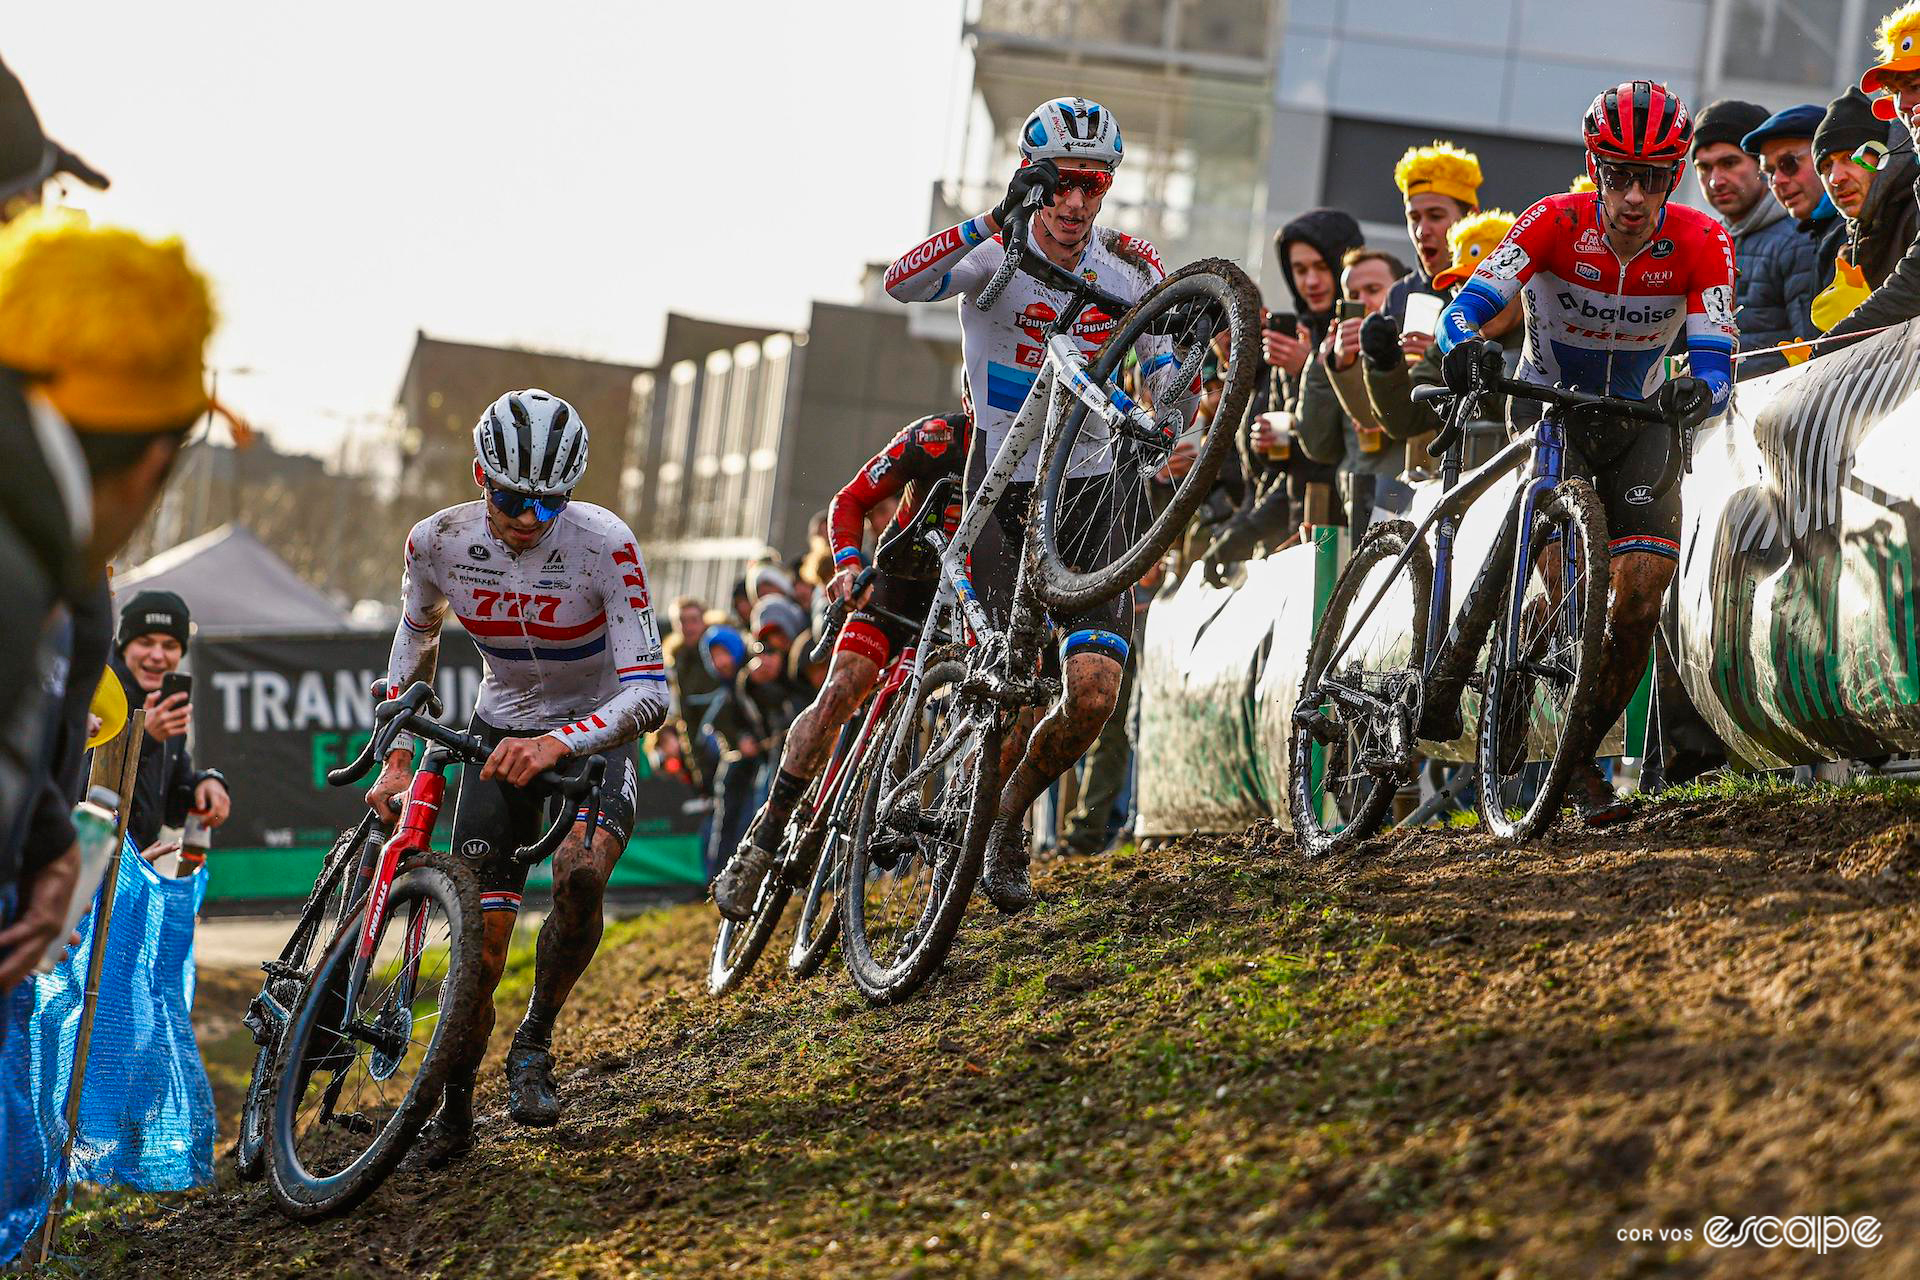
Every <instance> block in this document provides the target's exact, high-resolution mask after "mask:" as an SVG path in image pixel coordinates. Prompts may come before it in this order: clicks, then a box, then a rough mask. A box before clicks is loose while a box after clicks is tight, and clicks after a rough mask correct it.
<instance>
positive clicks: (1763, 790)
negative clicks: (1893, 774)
mask: <svg viewBox="0 0 1920 1280" xmlns="http://www.w3.org/2000/svg"><path fill="white" fill-rule="evenodd" d="M1864 796H1875V797H1880V798H1883V799H1887V800H1891V801H1895V802H1899V803H1915V802H1920V782H1912V781H1908V780H1907V779H1904V778H1875V777H1866V778H1849V779H1848V780H1847V781H1845V782H1817V783H1813V784H1812V785H1802V784H1800V783H1796V782H1794V781H1792V780H1791V779H1790V778H1788V777H1786V776H1784V775H1783V773H1779V772H1774V773H1735V772H1733V771H1732V770H1728V769H1720V770H1715V771H1714V772H1712V773H1709V774H1705V775H1703V776H1701V777H1699V778H1695V779H1694V780H1693V781H1691V782H1686V783H1682V784H1681V785H1679V786H1676V787H1668V788H1667V789H1666V790H1665V791H1662V792H1660V793H1659V794H1657V795H1651V796H1636V797H1635V799H1636V800H1639V801H1640V802H1641V803H1643V804H1654V805H1674V804H1698V803H1702V802H1711V801H1739V802H1741V803H1747V804H1767V805H1782V804H1785V805H1798V804H1808V803H1818V802H1822V801H1826V800H1831V799H1834V798H1836V797H1864Z"/></svg>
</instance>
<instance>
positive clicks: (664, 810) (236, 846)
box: [193, 629, 700, 899]
mask: <svg viewBox="0 0 1920 1280" xmlns="http://www.w3.org/2000/svg"><path fill="white" fill-rule="evenodd" d="M391 643H392V638H391V636H390V635H388V634H385V633H382V632H335V633H328V634H317V635H316V634H309V635H270V636H221V637H211V638H209V637H200V638H196V639H195V641H194V644H193V673H194V698H193V732H194V746H193V751H194V759H195V761H196V763H198V764H200V765H202V766H203V767H212V768H218V769H220V770H221V771H222V772H223V773H225V774H226V775H227V776H228V777H229V778H230V779H231V780H232V782H233V790H234V804H233V816H232V818H231V819H229V821H228V822H227V823H226V825H225V826H223V827H222V828H221V829H220V831H219V832H218V834H217V836H216V838H215V852H214V856H213V857H212V858H211V859H210V861H209V864H208V870H209V874H210V875H211V876H212V881H211V883H210V886H209V895H210V897H213V898H215V899H219V898H230V897H293V896H303V895H304V894H305V893H306V891H307V889H308V888H309V887H310V886H311V884H312V875H313V872H312V868H313V866H314V865H315V857H316V856H317V853H318V852H324V850H325V849H326V848H328V847H329V846H330V845H331V844H332V842H333V839H334V837H335V835H336V834H337V833H338V832H339V831H340V829H341V828H343V827H347V826H351V825H352V824H353V823H355V822H356V821H358V820H359V818H360V816H361V815H362V814H363V813H364V812H365V804H364V801H363V799H362V796H363V795H364V793H365V785H364V784H362V785H360V786H354V787H332V786H329V785H327V771H328V770H329V769H337V768H339V767H340V766H341V765H343V764H346V763H348V762H349V761H351V760H352V759H353V758H354V757H355V756H356V755H358V754H359V752H360V749H361V748H362V747H364V746H365V745H366V742H367V739H368V737H369V736H371V734H372V731H373V699H372V695H371V694H370V693H369V692H368V690H369V688H370V686H371V685H372V683H373V681H374V680H375V679H377V678H379V677H380V676H382V675H384V674H385V672H386V666H387V652H388V648H389V646H390V645H391ZM481 675H482V667H481V662H480V656H479V653H478V652H477V651H476V650H475V649H474V647H473V641H472V639H471V638H469V637H468V636H467V635H466V633H465V632H462V631H457V630H453V629H449V630H447V631H446V632H444V633H443V634H442V636H441V640H440V664H439V672H438V675H437V677H436V680H435V684H436V687H437V689H438V691H439V694H440V700H441V703H442V704H443V705H444V706H445V707H446V708H447V710H446V715H445V718H446V719H447V720H448V721H449V722H451V723H455V724H463V723H465V721H466V717H467V714H468V710H469V709H470V708H471V707H472V706H473V703H474V697H475V695H476V693H477V692H478V691H479V688H480V679H481ZM457 776H458V775H457V771H450V772H449V778H450V779H453V778H456V777H457ZM691 798H692V796H691V793H690V792H689V791H688V789H687V788H686V786H685V785H684V784H682V783H679V782H676V781H673V780H671V779H669V778H665V777H661V776H659V775H653V774H650V773H649V771H648V770H647V768H646V765H645V756H644V753H642V758H641V776H640V779H639V783H638V794H637V800H638V803H637V805H636V809H637V816H636V820H635V823H634V833H633V834H634V843H633V844H632V845H630V846H629V849H628V854H627V856H626V857H625V858H624V859H623V860H622V863H621V866H620V869H619V874H617V875H616V883H642V884H680V883H698V882H699V879H700V867H699V857H698V854H697V851H696V850H695V849H694V848H693V845H694V835H695V833H696V832H697V831H698V829H699V822H700V818H699V814H698V813H697V812H695V811H693V810H691V809H690V808H689V806H688V803H687V802H688V801H689V800H690V799H691ZM451 829H452V809H451V806H449V808H448V811H447V815H446V816H445V817H443V819H442V821H441V823H440V828H439V830H438V831H437V832H436V833H435V834H436V838H437V839H438V840H439V841H440V842H441V843H443V844H444V842H445V841H446V839H447V837H448V835H449V833H450V831H451ZM280 851H287V852H289V853H298V854H300V855H302V856H299V857H271V856H262V855H271V854H274V853H277V852H280ZM536 880H537V877H536Z"/></svg>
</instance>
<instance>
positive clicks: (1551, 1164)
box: [69, 789, 1920, 1280]
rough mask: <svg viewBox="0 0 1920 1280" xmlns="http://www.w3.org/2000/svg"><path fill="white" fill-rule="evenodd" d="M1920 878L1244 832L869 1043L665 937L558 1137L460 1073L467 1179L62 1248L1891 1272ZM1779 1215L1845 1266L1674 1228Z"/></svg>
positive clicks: (1010, 940)
mask: <svg viewBox="0 0 1920 1280" xmlns="http://www.w3.org/2000/svg"><path fill="white" fill-rule="evenodd" d="M1917 870H1920V800H1917V799H1916V798H1915V797H1914V795H1913V793H1911V792H1907V791H1900V790H1886V791H1848V792H1838V793H1835V792H1828V793H1824V794H1822V795H1819V796H1815V797H1809V796H1807V795H1806V794H1805V793H1794V792H1764V791H1763V792H1751V791H1747V790H1744V789H1743V790H1740V791H1738V792H1733V793H1716V792H1711V791H1709V792H1700V793H1694V794H1693V795H1691V796H1690V797H1683V798H1681V799H1679V800H1676V801H1672V802H1669V803H1666V804H1663V805H1660V806H1657V807H1650V808H1646V809H1642V810H1640V811H1639V812H1638V813H1637V816H1636V817H1635V819H1634V820H1633V822H1632V823H1631V824H1630V825H1629V826H1627V827H1626V828H1625V829H1616V830H1615V831H1613V832H1610V833H1607V834H1606V835H1605V836H1604V837H1594V836H1588V835H1586V834H1584V833H1576V832H1573V831H1571V830H1569V829H1566V828H1562V829H1560V830H1559V831H1557V832H1556V833H1554V835H1553V837H1552V838H1551V839H1549V840H1547V841H1545V842H1542V844H1541V845H1540V846H1538V847H1537V848H1534V849H1530V850H1523V851H1517V852H1516V851H1508V850H1502V849H1498V848H1496V847H1493V846H1492V845H1491V844H1490V843H1488V842H1487V841H1485V840H1484V839H1482V838H1481V837H1478V836H1476V835H1474V834H1472V833H1445V834H1442V833H1423V834H1419V835H1415V836H1411V837H1408V838H1403V839H1395V840H1391V841H1383V842H1377V843H1376V844H1375V845H1374V846H1373V847H1371V848H1369V849H1367V850H1364V851H1363V852H1362V855H1361V856H1358V857H1356V858H1354V859H1352V860H1349V861H1347V862H1345V863H1340V864H1333V865H1316V866H1303V865H1301V864H1300V863H1299V862H1298V861H1297V860H1296V859H1295V858H1294V857H1293V856H1292V854H1291V852H1290V851H1289V849H1288V848H1287V847H1286V846H1285V844H1284V843H1283V842H1278V841H1276V839H1275V837H1274V835H1273V833H1272V832H1270V831H1265V830H1261V829H1255V830H1253V831H1250V832H1248V833H1246V834H1244V835H1240V836H1233V837H1225V838H1211V839H1190V840H1186V841H1182V842H1180V843H1178V844H1177V845H1175V846H1174V847H1172V848H1170V849H1166V850H1162V851H1159V852H1154V853H1147V854H1141V853H1131V854H1126V855H1123V856H1120V857H1117V858H1115V859H1112V860H1110V861H1105V862H1097V863H1080V864H1070V865H1065V866H1058V867H1055V868H1052V869H1051V870H1049V871H1048V872H1047V874H1046V875H1045V876H1044V877H1043V878H1042V881H1041V885H1042V889H1043V891H1044V892H1045V895H1046V902H1045V904H1044V905H1043V906H1042V907H1040V908H1038V909H1036V910H1035V911H1033V912H1031V913H1030V914H1029V915H1028V916H1026V917H1023V918H1021V919H1019V920H1015V921H1000V920H997V919H995V918H993V915H992V912H991V911H990V909H987V908H985V907H984V904H979V905H978V909H977V910H976V913H975V917H974V918H973V919H972V920H970V922H969V924H968V927H967V928H966V930H965V931H964V933H963V935H962V940H961V943H960V945H959V947H958V949H957V951H956V954H955V956H954V959H953V963H952V964H951V966H950V968H949V970H948V971H947V972H946V973H945V974H944V975H943V976H942V977H941V978H940V979H939V980H938V981H937V982H936V983H935V984H934V985H933V986H932V987H931V988H930V989H929V990H928V991H926V992H925V993H924V995H923V996H922V997H921V998H920V999H918V1000H917V1001H915V1002H914V1003H912V1004H910V1005H909V1006H907V1007H905V1008H903V1009H896V1010H871V1009H868V1008H866V1007H864V1006H863V1005H862V1004H861V1003H860V1002H859V1001H858V999H857V998H856V997H855V996H854V995H853V994H852V993H851V990H850V988H849V987H848V986H847V984H846V983H845V981H844V978H843V977H842V976H841V975H840V974H839V972H838V970H837V968H829V969H828V970H827V971H826V972H825V974H824V975H823V977H822V978H821V979H816V980H815V981H814V982H812V983H810V984H806V985H801V986H795V985H792V984H790V983H788V982H786V981H785V980H784V978H783V977H782V978H781V979H775V978H774V977H773V976H772V975H771V974H769V975H766V976H763V977H759V978H756V979H755V980H753V981H752V982H750V983H749V984H748V985H747V987H746V988H745V989H743V990H742V991H740V992H738V993H736V994H735V996H734V997H732V998H731V999H728V1000H726V1001H724V1002H719V1003H715V1002H712V1001H709V1000H708V999H706V998H705V996H704V995H703V994H702V993H701V987H700V975H701V973H702V966H703V965H704V961H705V953H706V948H707V945H708V942H709V940H710V938H711V928H712V917H711V915H710V914H708V913H706V912H703V911H701V910H699V909H695V908H675V909H671V910H667V911H663V912H660V913H657V914H655V915H653V916H650V917H648V918H646V919H644V920H642V921H639V922H635V923H634V924H633V925H631V926H628V927H624V928H622V929H621V930H619V931H618V933H617V935H615V936H614V941H613V944H612V945H610V946H609V948H608V949H607V950H606V951H605V952H604V953H603V955H602V957H601V959H600V961H599V962H598V963H597V965H596V967H595V969H594V970H593V972H592V973H591V974H589V976H588V978H587V979H586V981H585V983H584V984H583V986H582V988H581V990H580V992H579V995H578V997H577V999H576V1007H577V1008H578V1009H579V1010H580V1013H579V1015H578V1016H577V1017H576V1018H574V1019H573V1020H572V1021H571V1022H570V1023H569V1024H567V1025H566V1026H565V1027H564V1031H563V1035H564V1041H563V1049H562V1059H563V1060H562V1075H563V1080H564V1090H565V1098H566V1101H567V1113H566V1116H565V1118H564V1120H563V1122H562V1124H561V1125H560V1126H559V1127H558V1128H557V1129H554V1130H551V1131H547V1132H532V1131H526V1130H519V1129H515V1128H514V1127H512V1126H511V1125H510V1124H509V1123H508V1122H507V1121H506V1119H505V1116H504V1113H503V1112H502V1111H501V1107H502V1105H503V1101H502V1098H501V1096H500V1093H499V1088H498V1079H497V1076H496V1075H495V1074H494V1068H492V1067H490V1068H489V1073H488V1079H487V1085H488V1090H489V1096H488V1097H487V1098H485V1099H484V1100H483V1101H484V1105H485V1106H486V1107H487V1108H488V1110H489V1112H490V1114H489V1115H488V1116H487V1118H486V1121H485V1126H484V1134H483V1141H482V1145H481V1147H480V1149H479V1151H478V1152H477V1153H476V1154H475V1156H474V1157H473V1158H472V1159H471V1160H470V1161H469V1162H468V1164H467V1165H466V1166H465V1167H464V1168H463V1169H461V1170H460V1171H459V1172H458V1173H455V1174H449V1175H446V1176H442V1177H437V1178H434V1177H426V1176H419V1175H412V1174H402V1175H400V1176H397V1177H396V1178H395V1179H394V1180H393V1181H392V1182H391V1183H390V1184H389V1186H388V1187H387V1188H385V1189H384V1190H383V1191H382V1192H381V1193H380V1194H379V1195H377V1196H376V1197H375V1198H374V1199H373V1200H372V1201H371V1202H370V1203H369V1204H368V1205H367V1206H365V1207H364V1208H363V1209H362V1210H361V1211H360V1212H359V1213H358V1214H356V1215H355V1216H353V1217H352V1218H350V1219H347V1220H345V1221H341V1222H336V1223H330V1224H324V1225H322V1226H319V1227H317V1228H307V1227H296V1226H293V1225H291V1224H288V1223H285V1222H283V1221H281V1220H280V1219H279V1218H278V1217H277V1216H276V1215H275V1214H274V1213H273V1211H272V1209H271V1208H270V1207H269V1206H268V1204H267V1203H266V1200H265V1197H264V1195H263V1194H262V1193H261V1192H259V1191H258V1190H256V1189H251V1188H249V1189H236V1188H232V1187H230V1186H229V1187H222V1188H218V1189H215V1190H213V1191H210V1192H206V1193H202V1194H198V1195H195V1196H191V1197H186V1198H184V1199H175V1200H174V1201H173V1202H172V1203H171V1204H169V1205H168V1206H166V1208H165V1209H156V1208H146V1207H142V1208H138V1209H136V1211H133V1212H123V1213H121V1214H118V1215H115V1216H106V1217H100V1218H96V1219H94V1220H92V1221H90V1222H88V1223H86V1224H85V1225H83V1226H82V1227H81V1228H80V1229H78V1230H77V1231H76V1232H75V1233H73V1235H71V1236H70V1237H69V1241H70V1244H71V1245H72V1246H73V1247H74V1248H75V1249H76V1250H77V1251H78V1252H79V1253H80V1254H81V1255H82V1256H83V1259H84V1265H85V1267H86V1268H87V1270H88V1272H89V1273H90V1274H95V1275H101V1276H127V1277H141V1278H142V1280H150V1278H151V1277H153V1276H165V1275H182V1274H190V1273H199V1272H200V1271H201V1269H202V1268H203V1267H204V1266H205V1265H206V1263H207V1262H208V1260H210V1259H218V1260H219V1270H220V1272H221V1274H223V1275H226V1276H247V1277H252V1276H294V1275H300V1276H369V1277H372V1276H402V1275H404V1276H445V1277H470V1276H595V1277H597V1276H626V1275H660V1276H708V1275H716V1274H720V1275H725V1274H740V1275H828V1274H831V1275H836V1276H867V1275H873V1276H888V1277H892V1276H911V1275H1009V1276H1035V1277H1039V1276H1057V1275H1073V1276H1142V1277H1146V1276H1168V1275H1180V1276H1242V1275H1265V1276H1303V1277H1306V1276H1313V1277H1320V1276H1375V1275H1387V1276H1432V1275H1484V1276H1490V1277H1492V1276H1500V1277H1509V1276H1510V1277H1520V1276H1534V1275H1540V1276H1562V1275H1579V1276H1612V1275H1623V1276H1624V1275H1648V1274H1671V1275H1688V1276H1691V1275H1715V1276H1720V1275H1725V1276H1749V1275H1756V1274H1778V1275H1838V1274H1846V1275H1854V1276H1860V1275H1867V1276H1912V1275H1915V1274H1920V1200H1916V1196H1917V1195H1920V1185H1917V1184H1916V1180H1915V1177H1914V1172H1913V1171H1914V1169H1915V1168H1916V1164H1917V1163H1920V1149H1917V1144H1920V1087H1916V1084H1915V1081H1916V1080H1917V1079H1920V1001H1916V999H1915V996H1916V981H1915V978H1916V975H1920V918H1916V900H1917V899H1920V888H1916V882H1915V874H1916V871H1917ZM774 967H777V966H774ZM502 1034H504V1033H502ZM223 1123H224V1124H225V1126H226V1127H225V1130H224V1131H225V1132H227V1133H231V1124H230V1122H227V1121H224V1120H223ZM169 1210H170V1211H169ZM1819 1213H1831V1214H1844V1215H1848V1216H1854V1215H1860V1214H1871V1215H1872V1216H1874V1217H1876V1218H1878V1219H1879V1220H1880V1222H1881V1223H1882V1232H1881V1239H1882V1242H1881V1243H1880V1244H1879V1245H1878V1246H1877V1247H1875V1248H1872V1249H1860V1248H1857V1247H1854V1248H1851V1249H1850V1251H1849V1252H1848V1253H1847V1255H1846V1256H1844V1257H1840V1256H1835V1255H1832V1254H1829V1255H1827V1256H1824V1257H1822V1256H1820V1255H1818V1254H1816V1253H1814V1252H1812V1251H1795V1250H1791V1249H1786V1248H1776V1249H1773V1250H1761V1249H1758V1248H1757V1247H1754V1246H1752V1245H1749V1246H1746V1247H1744V1248H1738V1249H1730V1248H1720V1249H1716V1248H1712V1247H1710V1246H1709V1245H1707V1244H1706V1243H1705V1242H1703V1241H1702V1240H1701V1226H1702V1224H1703V1223H1704V1222H1705V1220H1706V1219H1707V1218H1709V1217H1711V1216H1713V1215H1716V1214H1724V1215H1727V1216H1729V1217H1732V1218H1734V1219H1735V1220H1736V1221H1737V1220H1739V1219H1740V1218H1742V1217H1745V1216H1748V1215H1764V1214H1773V1215H1778V1216H1781V1217H1786V1216H1789V1215H1794V1214H1819ZM1623 1228H1652V1229H1659V1228H1667V1229H1669V1230H1682V1229H1690V1230H1691V1232H1692V1238H1691V1240H1681V1241H1678V1242H1676V1243H1666V1244H1628V1243H1623V1242H1622V1241H1621V1240H1620V1238H1619V1233H1620V1231H1621V1230H1622V1229H1623Z"/></svg>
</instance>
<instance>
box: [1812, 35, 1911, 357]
mask: <svg viewBox="0 0 1920 1280" xmlns="http://www.w3.org/2000/svg"><path fill="white" fill-rule="evenodd" d="M1877 34H1878V44H1879V50H1880V61H1878V62H1876V63H1875V64H1874V65H1873V66H1871V67H1869V68H1867V72H1866V74H1865V75H1863V76H1861V77H1860V88H1861V89H1862V90H1864V91H1865V92H1867V93H1872V94H1881V95H1884V96H1881V97H1877V98H1876V99H1875V100H1874V104H1873V113H1874V114H1875V115H1876V116H1878V117H1880V119H1882V120H1898V121H1900V123H1902V124H1904V125H1905V126H1906V127H1907V132H1908V133H1909V134H1912V133H1914V132H1915V131H1916V130H1920V0H1914V3H1911V4H1904V5H1901V6H1900V7H1899V8H1898V9H1895V10H1894V11H1893V12H1892V13H1890V14H1888V15H1887V16H1886V17H1885V18H1883V19H1882V20H1881V22H1880V29H1879V32H1878V33H1877ZM1914 193H1915V195H1916V197H1920V179H1916V180H1915V183H1914ZM1917 315H1920V238H1916V239H1915V240H1914V242H1913V243H1912V244H1910V245H1908V246H1907V251H1906V253H1905V254H1904V255H1903V256H1902V257H1901V259H1900V261H1899V262H1897V263H1895V264H1894V268H1893V274H1892V275H1890V276H1888V277H1887V278H1886V280H1885V281H1884V282H1883V283H1882V284H1881V285H1880V286H1879V287H1878V288H1877V289H1875V290H1874V291H1873V292H1872V293H1871V294H1869V295H1868V297H1867V300H1866V301H1865V302H1862V303H1861V304H1860V305H1859V306H1857V307H1855V308H1854V309H1853V310H1852V311H1851V312H1849V313H1848V314H1847V316H1846V317H1845V318H1844V319H1843V320H1841V321H1840V322H1839V323H1838V324H1836V325H1834V326H1833V328H1832V329H1831V330H1829V331H1828V335H1827V336H1828V337H1829V338H1848V337H1855V338H1857V337H1861V336H1864V335H1865V334H1867V333H1869V332H1871V331H1874V330H1878V329H1883V328H1885V327H1887V326H1888V325H1896V324H1900V323H1902V322H1904V321H1907V320H1911V319H1913V318H1914V317H1915V316H1917ZM1834 345H1844V344H1832V345H1829V346H1828V347H1827V350H1832V349H1833V346H1834Z"/></svg>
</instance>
